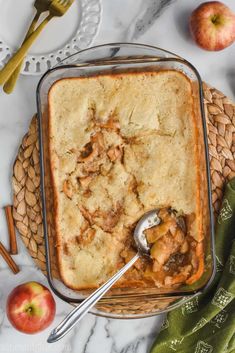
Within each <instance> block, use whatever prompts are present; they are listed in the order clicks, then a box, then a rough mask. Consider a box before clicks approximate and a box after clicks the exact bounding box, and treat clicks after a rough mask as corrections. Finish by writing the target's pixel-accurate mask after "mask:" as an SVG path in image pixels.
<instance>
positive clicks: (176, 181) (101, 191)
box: [49, 70, 204, 289]
mask: <svg viewBox="0 0 235 353" xmlns="http://www.w3.org/2000/svg"><path fill="white" fill-rule="evenodd" d="M193 106H194V103H193V94H192V85H191V82H190V80H189V79H188V78H187V77H186V76H185V75H184V74H183V73H180V72H178V71H174V70H166V71H160V72H138V73H137V72H136V73H120V74H112V75H99V76H93V77H84V78H83V77H80V78H65V79H61V80H59V81H57V82H56V83H55V84H54V85H53V86H52V88H51V89H50V92H49V136H50V140H49V149H50V156H49V157H50V165H51V174H52V179H53V192H54V198H55V200H54V201H55V202H54V204H55V224H56V247H57V255H58V263H59V271H60V274H61V278H62V280H63V282H64V283H65V284H66V285H67V286H68V287H70V288H73V289H89V288H96V287H98V286H100V285H101V284H102V283H103V282H105V281H106V280H107V279H108V278H110V277H111V275H113V274H114V273H115V272H116V271H117V270H118V269H120V268H121V267H122V266H123V265H124V264H125V263H126V262H128V261H129V260H130V258H131V257H133V256H134V254H135V253H136V249H135V246H134V240H133V230H134V227H135V225H136V223H137V221H138V220H139V219H140V218H141V216H142V215H143V214H144V213H145V212H147V211H150V210H152V209H155V208H157V209H159V217H160V218H161V223H160V224H159V225H158V226H155V227H153V228H151V229H149V230H147V231H146V237H147V239H148V242H149V243H150V244H151V258H150V259H147V258H142V259H140V260H138V261H137V262H136V264H135V265H134V266H133V267H132V268H131V269H130V270H129V271H128V272H127V273H126V274H125V275H124V276H123V277H122V278H121V279H120V280H119V281H118V282H117V284H116V287H153V286H156V287H158V288H175V287H177V286H180V285H182V284H185V283H186V284H192V283H194V282H195V281H196V280H197V279H199V278H200V277H201V275H202V273H203V271H204V254H203V237H204V236H203V230H202V212H201V207H200V202H199V200H200V199H201V198H202V197H203V195H202V191H201V189H200V178H199V151H198V135H197V124H196V118H195V116H194V107H193ZM179 220H180V221H179Z"/></svg>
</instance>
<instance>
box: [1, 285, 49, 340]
mask: <svg viewBox="0 0 235 353" xmlns="http://www.w3.org/2000/svg"><path fill="white" fill-rule="evenodd" d="M7 316H8V319H9V321H10V322H11V324H12V325H13V326H14V327H15V328H16V329H17V330H19V331H21V332H24V333H29V334H33V333H36V332H39V331H42V330H44V329H45V328H46V327H48V326H49V325H50V324H51V322H52V321H53V319H54V316H55V300H54V298H53V296H52V294H51V292H50V291H49V289H47V288H46V287H44V286H43V285H42V284H40V283H37V282H27V283H24V284H21V285H19V286H17V287H16V288H15V289H13V291H12V292H11V293H10V294H9V296H8V300H7Z"/></svg>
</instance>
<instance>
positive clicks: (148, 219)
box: [47, 209, 161, 343]
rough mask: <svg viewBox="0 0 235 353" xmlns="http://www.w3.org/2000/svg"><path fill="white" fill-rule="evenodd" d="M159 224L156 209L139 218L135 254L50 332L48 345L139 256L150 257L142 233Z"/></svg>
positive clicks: (73, 323) (72, 323) (68, 327)
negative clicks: (136, 250)
mask: <svg viewBox="0 0 235 353" xmlns="http://www.w3.org/2000/svg"><path fill="white" fill-rule="evenodd" d="M159 223H161V219H160V218H159V217H158V210H157V209H155V210H152V211H150V212H147V213H145V214H144V216H143V217H141V219H140V220H139V222H138V223H137V225H136V227H135V230H134V239H135V243H136V246H137V249H138V252H137V254H136V255H135V256H134V257H133V258H132V259H131V260H130V261H129V262H128V263H127V264H126V265H125V266H123V267H122V268H121V270H120V271H118V272H117V273H116V274H115V275H114V276H113V277H111V278H110V279H109V280H108V281H107V282H106V283H104V284H103V285H102V286H101V287H100V288H98V289H97V290H96V291H95V292H94V293H92V294H91V295H90V296H89V297H88V298H86V299H85V300H84V301H83V302H82V303H81V304H80V305H78V306H76V308H74V309H73V310H72V311H71V312H70V313H69V314H68V315H67V316H66V317H65V319H64V320H63V321H62V322H61V323H60V324H59V325H58V326H57V327H56V328H54V329H53V330H52V331H51V334H50V336H49V337H48V339H47V342H48V343H53V342H56V341H58V340H59V339H61V338H62V337H63V336H65V335H66V334H67V333H68V332H69V331H70V330H71V329H72V328H73V327H74V326H75V325H76V323H77V322H78V321H80V320H81V319H82V318H83V316H84V315H86V314H87V312H88V311H89V310H90V309H91V308H92V307H93V306H94V305H95V304H96V303H97V302H98V301H99V299H100V298H101V297H103V295H104V294H105V293H106V292H107V291H108V290H109V289H110V288H111V287H112V285H113V284H114V283H115V282H117V280H119V278H120V277H121V276H122V275H123V274H124V273H125V272H126V271H127V270H128V269H129V268H130V267H131V266H132V265H133V264H134V263H135V262H136V261H137V260H138V259H139V258H140V256H143V255H145V256H146V255H147V256H150V247H149V245H148V243H147V240H146V237H145V234H144V231H145V230H146V229H148V228H152V227H154V226H156V225H158V224H159Z"/></svg>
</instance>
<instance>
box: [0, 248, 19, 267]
mask: <svg viewBox="0 0 235 353" xmlns="http://www.w3.org/2000/svg"><path fill="white" fill-rule="evenodd" d="M0 255H2V257H3V258H4V260H5V261H6V263H7V264H8V266H9V268H10V269H11V270H12V272H13V273H15V274H16V273H18V272H19V271H20V269H19V267H18V266H17V264H16V263H15V261H14V260H13V258H12V257H11V255H10V254H9V252H8V251H7V249H6V248H5V246H4V245H3V244H2V243H1V242H0Z"/></svg>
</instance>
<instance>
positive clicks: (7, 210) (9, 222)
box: [4, 205, 18, 255]
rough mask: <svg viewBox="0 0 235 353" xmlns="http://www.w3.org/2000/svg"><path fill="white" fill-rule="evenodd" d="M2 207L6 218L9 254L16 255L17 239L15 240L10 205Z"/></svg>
mask: <svg viewBox="0 0 235 353" xmlns="http://www.w3.org/2000/svg"><path fill="white" fill-rule="evenodd" d="M4 209H5V214H6V219H7V226H8V235H9V241H10V254H12V255H16V254H18V247H17V241H16V233H15V226H14V220H13V216H12V206H10V205H8V206H6V207H4Z"/></svg>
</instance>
